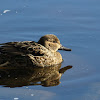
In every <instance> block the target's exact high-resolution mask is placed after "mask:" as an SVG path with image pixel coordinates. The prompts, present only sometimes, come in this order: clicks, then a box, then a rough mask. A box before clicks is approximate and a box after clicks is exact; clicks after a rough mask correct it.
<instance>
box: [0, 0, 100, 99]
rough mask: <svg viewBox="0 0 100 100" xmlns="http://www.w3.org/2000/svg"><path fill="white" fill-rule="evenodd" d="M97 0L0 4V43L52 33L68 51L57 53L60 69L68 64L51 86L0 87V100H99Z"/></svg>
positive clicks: (15, 0) (22, 0)
mask: <svg viewBox="0 0 100 100" xmlns="http://www.w3.org/2000/svg"><path fill="white" fill-rule="evenodd" d="M99 4H100V1H99V0H83V1H82V0H42V1H41V0H38V1H37V0H10V1H5V0H1V1H0V43H4V42H9V41H24V40H25V41H26V40H34V41H38V39H39V38H40V37H41V36H43V35H45V34H55V35H57V37H58V38H59V39H60V41H61V43H62V44H63V45H64V46H66V47H69V48H71V49H72V52H66V51H59V52H60V53H61V54H62V56H63V59H64V62H63V63H62V67H65V66H67V65H72V66H73V68H72V69H70V70H68V71H66V72H65V73H64V74H63V76H62V78H61V79H60V82H61V83H60V84H59V85H57V86H53V87H43V86H40V85H37V86H23V87H16V88H9V87H3V86H0V91H1V92H0V100H13V99H16V98H17V99H19V100H28V99H29V100H33V99H34V100H55V99H57V100H61V99H63V100H66V99H68V100H75V99H76V100H99V99H100V78H99V77H100V74H99V73H100V67H99V66H100V62H99V59H100V53H99V52H100V46H99V44H100V13H99V12H100V5H99Z"/></svg>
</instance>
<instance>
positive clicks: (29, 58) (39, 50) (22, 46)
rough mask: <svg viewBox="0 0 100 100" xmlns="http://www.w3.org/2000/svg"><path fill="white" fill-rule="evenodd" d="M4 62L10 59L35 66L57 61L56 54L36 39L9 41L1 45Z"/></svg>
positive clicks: (0, 55) (0, 52) (0, 50)
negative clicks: (35, 40)
mask: <svg viewBox="0 0 100 100" xmlns="http://www.w3.org/2000/svg"><path fill="white" fill-rule="evenodd" d="M0 58H1V59H2V60H1V61H2V62H5V61H9V62H12V63H13V64H16V63H17V64H18V63H19V64H24V65H25V64H26V66H28V65H30V64H32V65H35V66H40V67H44V66H51V65H54V64H56V63H58V62H56V58H55V54H54V53H53V52H51V51H50V50H48V49H47V48H45V47H44V46H42V45H41V44H38V43H36V42H34V41H24V42H8V43H4V44H1V46H0Z"/></svg>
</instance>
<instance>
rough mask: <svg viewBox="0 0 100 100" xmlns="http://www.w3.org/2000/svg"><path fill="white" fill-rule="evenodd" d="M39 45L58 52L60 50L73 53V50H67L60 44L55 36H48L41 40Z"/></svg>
mask: <svg viewBox="0 0 100 100" xmlns="http://www.w3.org/2000/svg"><path fill="white" fill-rule="evenodd" d="M38 43H39V44H41V45H43V46H45V47H46V48H47V49H49V50H51V51H54V52H56V51H57V50H58V49H59V50H66V51H71V49H69V48H66V47H64V46H62V45H61V44H60V40H59V39H58V38H57V37H56V36H55V35H53V34H47V35H45V36H43V37H41V38H40V40H39V41H38Z"/></svg>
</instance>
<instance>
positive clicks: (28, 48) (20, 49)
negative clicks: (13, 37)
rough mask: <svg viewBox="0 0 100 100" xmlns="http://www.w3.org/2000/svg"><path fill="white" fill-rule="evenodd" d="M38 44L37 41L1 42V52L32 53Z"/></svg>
mask: <svg viewBox="0 0 100 100" xmlns="http://www.w3.org/2000/svg"><path fill="white" fill-rule="evenodd" d="M36 44H37V43H36V42H34V41H24V42H8V43H3V44H0V45H1V46H0V52H1V53H5V54H15V55H16V54H17V55H19V54H21V55H25V54H27V53H32V52H33V51H32V48H33V47H34V46H35V45H36Z"/></svg>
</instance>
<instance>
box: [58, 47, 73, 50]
mask: <svg viewBox="0 0 100 100" xmlns="http://www.w3.org/2000/svg"><path fill="white" fill-rule="evenodd" d="M59 50H65V51H72V49H70V48H66V47H64V46H61V47H60V48H59Z"/></svg>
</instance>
